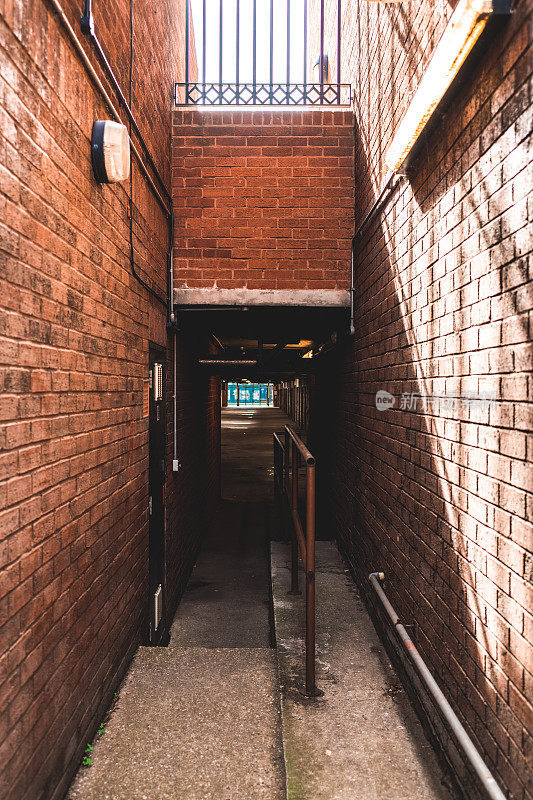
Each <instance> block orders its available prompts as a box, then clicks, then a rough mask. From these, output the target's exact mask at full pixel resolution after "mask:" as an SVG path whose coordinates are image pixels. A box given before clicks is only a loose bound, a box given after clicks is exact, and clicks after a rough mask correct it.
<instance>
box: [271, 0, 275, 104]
mask: <svg viewBox="0 0 533 800" xmlns="http://www.w3.org/2000/svg"><path fill="white" fill-rule="evenodd" d="M273 83H274V0H270V92H272V84H273ZM270 99H272V97H271V98H270Z"/></svg>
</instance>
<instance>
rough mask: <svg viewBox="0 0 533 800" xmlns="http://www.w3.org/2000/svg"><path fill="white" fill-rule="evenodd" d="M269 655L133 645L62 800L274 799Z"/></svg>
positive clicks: (280, 793)
mask: <svg viewBox="0 0 533 800" xmlns="http://www.w3.org/2000/svg"><path fill="white" fill-rule="evenodd" d="M279 717H280V708H279V687H278V679H277V665H276V654H275V651H274V650H273V649H271V648H219V649H214V648H208V647H175V646H172V645H171V646H170V647H153V648H148V647H141V648H140V649H139V651H138V653H137V656H136V658H135V659H134V663H133V664H132V666H131V668H130V670H129V672H128V675H127V677H126V680H125V681H124V683H123V685H122V687H121V689H120V693H119V701H118V704H117V706H116V708H115V710H114V711H113V712H112V714H111V716H110V720H109V722H108V724H107V725H106V728H105V733H104V735H102V736H99V737H97V741H96V743H95V746H94V750H93V751H92V754H91V757H92V760H93V764H92V766H90V767H89V768H87V769H82V770H80V772H79V774H78V777H77V778H76V780H75V782H74V784H73V785H72V786H71V788H70V792H69V794H68V800H281V798H283V797H284V794H285V787H284V771H283V756H282V750H281V739H280V719H279Z"/></svg>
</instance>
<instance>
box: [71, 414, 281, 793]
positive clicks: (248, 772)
mask: <svg viewBox="0 0 533 800" xmlns="http://www.w3.org/2000/svg"><path fill="white" fill-rule="evenodd" d="M285 421H286V417H285V416H284V415H283V414H282V413H281V412H280V411H279V410H278V409H267V408H262V409H257V410H251V409H234V410H225V411H223V414H222V466H223V500H222V503H221V506H220V508H219V511H218V513H217V515H216V519H215V521H214V523H213V526H212V528H211V530H210V531H209V533H208V536H207V538H206V540H205V542H204V544H203V547H202V550H201V553H200V556H199V559H198V563H197V565H196V568H195V570H194V572H193V574H192V576H191V580H190V582H189V585H188V589H187V591H186V592H185V595H184V597H183V599H182V602H181V603H180V606H179V608H178V612H177V614H176V617H175V619H174V622H173V625H172V629H171V640H170V646H169V647H168V648H146V647H141V648H140V650H139V652H138V654H137V657H136V658H135V660H134V663H133V665H132V667H131V669H130V671H129V673H128V676H127V678H126V680H125V682H124V684H123V686H122V689H121V692H120V699H119V702H118V705H117V708H116V710H115V711H114V713H113V714H112V715H111V719H110V721H109V723H108V725H107V728H106V733H105V735H104V736H102V737H99V739H98V742H97V743H96V745H95V748H94V751H93V762H94V763H93V766H92V767H90V768H89V769H86V770H82V771H81V772H80V774H79V776H78V779H77V781H76V782H75V783H74V785H73V787H72V788H71V793H70V795H69V797H70V798H72V800H284V798H285V769H284V761H283V747H282V740H281V709H280V693H279V680H278V673H277V659H276V651H275V650H274V649H272V636H271V613H270V606H271V603H270V569H269V540H270V525H271V523H272V518H271V508H270V500H271V498H272V483H273V479H272V432H273V431H274V430H278V429H281V428H282V427H283V424H284V423H285Z"/></svg>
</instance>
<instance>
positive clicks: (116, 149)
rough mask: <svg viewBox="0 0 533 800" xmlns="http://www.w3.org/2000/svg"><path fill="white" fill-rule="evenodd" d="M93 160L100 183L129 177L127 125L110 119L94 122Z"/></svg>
mask: <svg viewBox="0 0 533 800" xmlns="http://www.w3.org/2000/svg"><path fill="white" fill-rule="evenodd" d="M91 161H92V165H93V172H94V177H95V179H96V181H97V182H98V183H117V182H118V181H125V180H127V179H128V178H129V175H130V137H129V136H128V129H127V128H126V126H125V125H122V124H121V123H120V122H114V121H112V120H108V119H106V120H98V121H97V122H95V123H94V124H93V131H92V136H91Z"/></svg>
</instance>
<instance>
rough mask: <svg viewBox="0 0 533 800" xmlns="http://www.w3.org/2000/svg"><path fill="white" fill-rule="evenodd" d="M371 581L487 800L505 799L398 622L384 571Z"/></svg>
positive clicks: (374, 574)
mask: <svg viewBox="0 0 533 800" xmlns="http://www.w3.org/2000/svg"><path fill="white" fill-rule="evenodd" d="M368 578H369V580H370V583H371V584H372V588H373V589H374V591H375V592H376V594H377V596H378V598H379V600H380V602H381V604H382V605H383V608H384V609H385V611H386V613H387V616H388V617H389V619H390V621H391V623H392V625H393V626H394V628H395V630H396V632H397V633H398V636H399V637H400V640H401V642H402V644H403V645H404V647H405V650H406V652H407V655H408V657H409V659H410V661H411V662H412V664H413V665H414V666H415V668H416V670H417V671H418V673H419V675H420V677H421V679H422V681H423V682H424V684H425V686H426V688H427V689H428V691H429V693H430V694H431V696H432V697H433V699H434V701H435V703H436V704H437V706H438V708H439V710H440V712H441V713H442V716H443V717H444V719H445V720H446V722H447V723H448V725H449V726H450V729H451V731H452V733H453V735H454V736H455V738H456V740H457V741H458V742H459V744H460V745H461V747H462V749H463V752H464V754H465V755H466V757H467V759H468V761H469V762H470V764H471V766H472V768H473V769H474V771H475V773H476V775H477V776H478V778H479V780H480V781H481V783H482V785H483V787H484V789H485V790H486V792H487V797H489V798H490V800H505V795H504V793H503V792H502V790H501V789H500V787H499V786H498V784H497V783H496V779H495V778H494V776H493V775H492V773H491V771H490V770H489V768H488V767H487V765H486V764H485V762H484V761H483V759H482V757H481V756H480V754H479V752H478V750H477V748H476V746H475V745H474V743H473V741H472V739H471V738H470V737H469V735H468V734H467V732H466V730H465V729H464V727H463V726H462V724H461V722H460V721H459V718H458V717H457V714H456V713H455V711H454V710H453V708H452V707H451V705H450V704H449V702H448V701H447V699H446V697H445V696H444V694H443V692H442V691H441V689H440V688H439V685H438V683H437V681H436V680H435V678H434V677H433V675H432V674H431V672H430V671H429V669H428V668H427V666H426V663H425V662H424V660H423V659H422V656H421V655H420V653H419V652H418V650H417V649H416V647H415V645H414V643H413V641H412V640H411V637H410V636H409V634H408V633H407V631H406V629H405V627H404V626H403V625H402V623H401V622H400V618H399V616H398V614H397V613H396V611H395V610H394V608H393V606H392V605H391V603H390V602H389V599H388V597H387V595H386V594H385V592H384V591H383V588H382V586H381V581H383V580H385V575H384V573H383V572H372V573H370V575H369V576H368Z"/></svg>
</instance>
